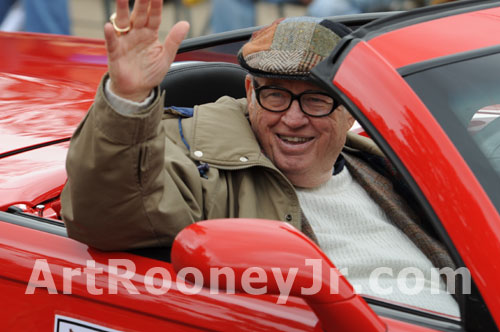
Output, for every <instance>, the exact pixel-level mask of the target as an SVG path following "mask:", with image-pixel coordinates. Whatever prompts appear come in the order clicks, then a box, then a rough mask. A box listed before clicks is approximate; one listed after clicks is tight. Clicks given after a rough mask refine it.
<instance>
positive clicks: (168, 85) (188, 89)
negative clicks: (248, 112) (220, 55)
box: [160, 62, 247, 107]
mask: <svg viewBox="0 0 500 332" xmlns="http://www.w3.org/2000/svg"><path fill="white" fill-rule="evenodd" d="M246 74H247V71H246V70H245V69H243V68H241V67H240V66H239V65H236V64H232V63H227V62H180V63H174V64H173V65H172V67H171V68H170V70H169V72H168V73H167V75H166V76H165V78H164V79H163V82H162V83H161V84H160V89H161V90H162V91H163V90H165V106H178V107H193V106H195V105H200V104H205V103H209V102H213V101H216V100H217V99H218V98H220V97H222V96H231V97H234V98H243V97H245V96H246V94H245V76H246Z"/></svg>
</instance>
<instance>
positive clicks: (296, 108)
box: [281, 100, 309, 128]
mask: <svg viewBox="0 0 500 332" xmlns="http://www.w3.org/2000/svg"><path fill="white" fill-rule="evenodd" d="M281 121H283V123H284V124H286V125H287V126H288V127H290V128H298V127H301V126H304V125H306V124H307V123H308V122H309V119H308V117H307V115H306V114H305V113H304V112H302V110H301V109H300V105H299V101H298V100H294V101H293V102H292V104H291V105H290V108H288V109H287V110H286V111H285V112H284V114H283V116H282V117H281Z"/></svg>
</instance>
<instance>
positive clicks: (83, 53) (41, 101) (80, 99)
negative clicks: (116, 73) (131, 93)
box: [0, 33, 107, 157]
mask: <svg viewBox="0 0 500 332" xmlns="http://www.w3.org/2000/svg"><path fill="white" fill-rule="evenodd" d="M0 45H1V47H2V52H1V53H0V89H1V90H0V114H1V117H0V156H2V157H5V156H6V154H7V155H10V154H12V153H15V152H16V151H18V150H19V149H23V148H26V147H31V146H36V145H39V144H44V143H47V142H52V141H55V140H60V139H63V138H69V137H70V136H71V134H72V133H73V131H74V130H75V128H76V126H77V125H78V123H79V122H80V120H81V119H82V117H83V116H84V115H85V113H86V111H87V109H88V107H89V106H90V104H91V103H92V100H93V97H94V94H95V90H96V87H97V85H98V84H99V80H100V78H101V77H102V75H103V73H104V72H105V70H106V61H107V60H106V53H105V49H104V43H103V41H98V40H89V39H82V38H75V37H66V36H53V35H34V34H24V33H14V34H13V33H0Z"/></svg>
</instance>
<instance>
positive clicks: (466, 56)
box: [397, 45, 500, 77]
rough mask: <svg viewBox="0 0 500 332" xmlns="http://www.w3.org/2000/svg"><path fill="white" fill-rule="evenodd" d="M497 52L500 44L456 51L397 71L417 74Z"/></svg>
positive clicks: (499, 50) (402, 74)
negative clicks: (460, 51)
mask: <svg viewBox="0 0 500 332" xmlns="http://www.w3.org/2000/svg"><path fill="white" fill-rule="evenodd" d="M495 53H500V45H495V46H490V47H485V48H481V49H477V50H472V51H467V52H462V53H456V54H452V55H447V56H443V57H439V58H435V59H431V60H426V61H422V62H418V63H415V64H411V65H408V66H404V67H401V68H399V69H398V70H397V71H398V73H399V74H400V75H401V76H403V77H405V76H408V75H412V74H416V73H418V72H421V71H424V70H428V69H432V68H436V67H441V66H444V65H449V64H451V63H455V62H461V61H464V60H471V59H475V58H480V57H483V56H487V55H492V54H495Z"/></svg>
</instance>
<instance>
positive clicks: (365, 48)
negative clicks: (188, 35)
mask: <svg viewBox="0 0 500 332" xmlns="http://www.w3.org/2000/svg"><path fill="white" fill-rule="evenodd" d="M333 19H335V20H337V21H340V22H342V23H345V24H347V25H348V26H350V27H352V28H353V29H354V32H353V33H352V34H350V35H348V36H346V37H345V38H344V39H343V40H342V42H341V43H340V44H339V46H338V47H337V48H336V49H335V50H334V51H333V53H332V54H331V55H330V57H329V58H328V59H326V60H325V61H323V62H322V63H321V64H320V65H318V66H317V67H316V68H315V69H314V72H313V74H314V77H315V78H316V79H317V81H318V84H321V85H322V86H323V87H324V88H325V89H327V90H328V91H330V92H331V93H332V94H333V95H335V96H336V97H337V98H338V99H339V100H341V101H342V102H343V104H344V105H345V106H346V107H347V108H348V110H349V111H350V112H351V113H352V114H353V115H354V116H355V117H356V119H357V121H358V123H359V124H360V125H361V127H362V129H360V130H359V131H360V132H361V133H362V134H363V135H367V136H369V137H371V138H372V139H373V140H374V141H375V142H376V143H377V145H378V146H379V147H380V148H381V150H382V151H383V152H384V153H385V154H386V156H387V157H388V159H389V160H390V161H391V162H392V164H393V165H394V166H395V168H396V169H397V170H398V171H399V173H400V174H401V177H402V180H403V181H404V182H405V183H406V185H407V186H408V188H409V189H410V190H411V191H412V194H413V196H414V197H415V201H414V202H411V203H412V204H413V205H414V206H415V207H417V208H418V209H419V210H421V211H422V213H423V214H425V215H426V217H427V219H429V220H430V221H431V226H432V229H433V232H435V233H436V234H437V236H438V237H439V238H440V240H441V241H442V242H443V243H444V244H445V247H446V249H447V250H448V252H449V254H450V255H451V257H452V258H453V260H454V262H455V264H456V265H457V266H458V267H459V268H463V269H464V270H466V271H468V273H470V277H471V278H470V280H469V284H468V285H465V286H466V287H465V288H468V289H467V291H464V292H463V295H461V296H460V299H459V307H460V316H459V317H458V316H457V317H455V316H450V315H446V314H443V313H439V312H434V311H429V310H425V309H423V308H417V307H412V306H408V305H404V304H401V303H395V302H389V301H386V300H384V299H381V298H374V297H368V296H365V297H362V296H361V295H359V294H357V293H356V292H354V290H353V287H352V286H351V285H350V284H349V283H348V282H347V281H346V279H344V278H343V277H342V276H341V275H340V274H339V272H338V271H336V270H335V269H334V266H333V265H332V263H331V262H330V260H329V259H328V258H327V257H326V256H325V255H324V254H323V253H322V252H321V250H320V249H319V248H318V247H317V246H315V245H314V244H313V243H312V242H310V241H309V240H308V239H307V238H306V237H305V236H304V235H303V234H302V233H300V232H299V231H297V230H295V229H293V228H292V227H291V226H288V225H287V224H284V223H281V222H277V221H263V220H251V219H249V220H241V221H240V222H238V223H227V222H226V221H223V220H222V221H221V220H210V221H203V222H199V223H196V224H194V225H192V226H190V227H188V228H186V229H185V230H183V231H182V232H181V233H180V234H179V236H178V237H177V238H176V241H175V243H174V246H173V247H172V248H171V250H170V249H167V248H165V249H162V248H154V249H153V248H151V249H141V250H134V251H130V252H102V251H98V250H95V249H93V248H90V247H89V246H87V245H85V244H82V243H79V242H77V241H75V240H72V239H69V238H68V237H67V234H66V231H65V226H64V223H63V222H62V220H61V218H60V209H61V205H60V201H59V195H60V192H61V190H62V187H63V186H64V183H65V181H66V173H65V167H64V164H65V157H66V153H67V149H68V145H69V140H70V137H71V135H72V133H73V131H74V130H75V129H76V127H77V125H78V123H79V122H80V120H81V119H82V118H83V117H84V116H85V114H86V112H87V109H88V108H89V106H90V104H91V103H92V100H93V96H94V94H95V91H96V88H97V85H98V83H99V81H100V78H101V77H102V75H103V74H104V72H105V70H106V54H105V49H104V42H103V41H100V40H89V39H82V38H75V37H63V36H49V35H35V34H23V33H0V45H1V46H2V53H1V55H0V60H1V61H0V84H1V87H2V88H1V90H0V267H1V268H0V304H1V311H0V318H1V323H0V324H1V327H0V330H2V331H74V332H77V331H158V330H160V331H177V330H182V331H199V330H216V331H322V330H323V331H498V327H499V326H500V283H499V282H498V280H499V276H500V263H499V257H500V33H499V32H500V2H498V1H457V2H452V3H449V4H445V5H439V6H433V7H426V8H420V9H416V10H413V11H409V12H402V13H393V14H388V13H379V14H364V15H356V16H345V17H336V18H333ZM252 31H254V29H245V30H239V31H233V32H228V33H223V34H218V35H212V36H207V37H201V38H194V39H190V40H186V41H185V42H184V43H183V44H182V46H181V49H180V51H179V54H178V57H177V59H176V63H175V64H174V66H173V67H172V69H171V72H170V73H169V74H168V75H167V76H166V78H165V81H164V82H163V84H162V85H163V88H165V89H166V90H167V91H170V92H171V93H170V97H168V98H167V103H169V104H170V105H176V106H192V105H193V104H198V103H202V102H207V101H211V100H214V99H216V98H217V97H218V96H219V95H223V94H229V95H232V96H235V97H239V96H243V95H244V88H243V81H242V77H243V76H244V75H245V72H244V71H243V70H242V69H240V68H239V67H238V66H237V65H235V63H236V53H237V51H238V49H239V47H240V46H241V45H242V43H243V42H245V41H246V40H247V39H248V38H249V37H250V34H251V32H252ZM198 84H199V86H200V87H204V89H203V92H205V94H202V93H201V91H202V89H199V91H200V93H199V94H198V93H197V94H196V96H192V95H186V92H185V91H186V90H190V91H192V90H193V88H194V89H196V86H197V85H198ZM185 87H189V89H186V88H185ZM95 208H96V209H97V208H98V206H96V207H95ZM102 213H103V214H106V213H107V211H102ZM257 225H258V227H256V226H257ZM248 239H252V241H248ZM228 249H229V250H228ZM308 260H309V261H308ZM304 262H314V264H316V265H315V267H316V268H318V269H320V270H321V271H322V272H321V274H320V278H319V279H318V278H317V275H316V274H317V273H316V274H315V271H314V270H313V269H310V266H309V267H308V266H304ZM311 264H312V263H311ZM306 265H307V264H306ZM222 267H227V268H229V269H231V271H233V275H232V277H234V278H235V279H236V280H237V281H236V282H235V283H233V287H229V286H230V285H231V284H230V283H229V281H227V282H226V283H225V284H223V283H221V284H220V285H219V284H218V283H217V284H215V283H214V280H218V279H217V278H216V276H215V275H214V274H213V271H215V270H217V269H219V270H220V268H222ZM297 267H299V268H300V269H297V270H293V271H295V273H296V275H294V276H295V280H294V281H295V282H294V283H293V285H290V287H289V289H288V293H287V294H286V295H289V296H287V297H286V298H283V293H282V292H281V290H282V289H281V284H280V283H279V280H278V279H277V277H276V273H275V272H276V271H277V269H279V270H281V271H289V275H290V273H291V272H290V271H292V269H294V268H297ZM249 270H251V271H253V272H256V275H257V276H258V278H257V277H255V276H254V278H253V279H252V280H251V281H252V282H253V284H248V283H244V282H243V281H244V278H242V277H244V276H245V273H247V272H248V271H249ZM317 271H319V270H316V272H317ZM219 272H220V271H219ZM327 272H328V273H329V275H328V276H327V274H326V273H327ZM229 276H230V275H226V278H229ZM273 276H274V277H276V278H275V279H272V278H271V277H273ZM332 276H333V277H335V278H332ZM246 277H249V275H248V274H247V275H246ZM281 277H282V278H283V276H281ZM247 279H248V278H247ZM333 279H335V280H336V281H337V284H336V287H337V289H336V290H337V291H336V292H331V291H327V290H324V288H320V291H318V292H314V293H313V294H304V292H303V289H304V288H307V287H310V286H311V284H313V285H314V283H315V282H317V280H320V286H321V285H323V284H324V283H327V281H329V282H331V280H333ZM464 279H466V278H464ZM247 281H248V280H247ZM282 281H283V280H282ZM224 285H225V286H224ZM252 285H253V286H252ZM250 286H252V287H251V289H252V290H256V291H257V293H258V294H257V293H255V294H254V293H251V292H248V289H249V287H250Z"/></svg>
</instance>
